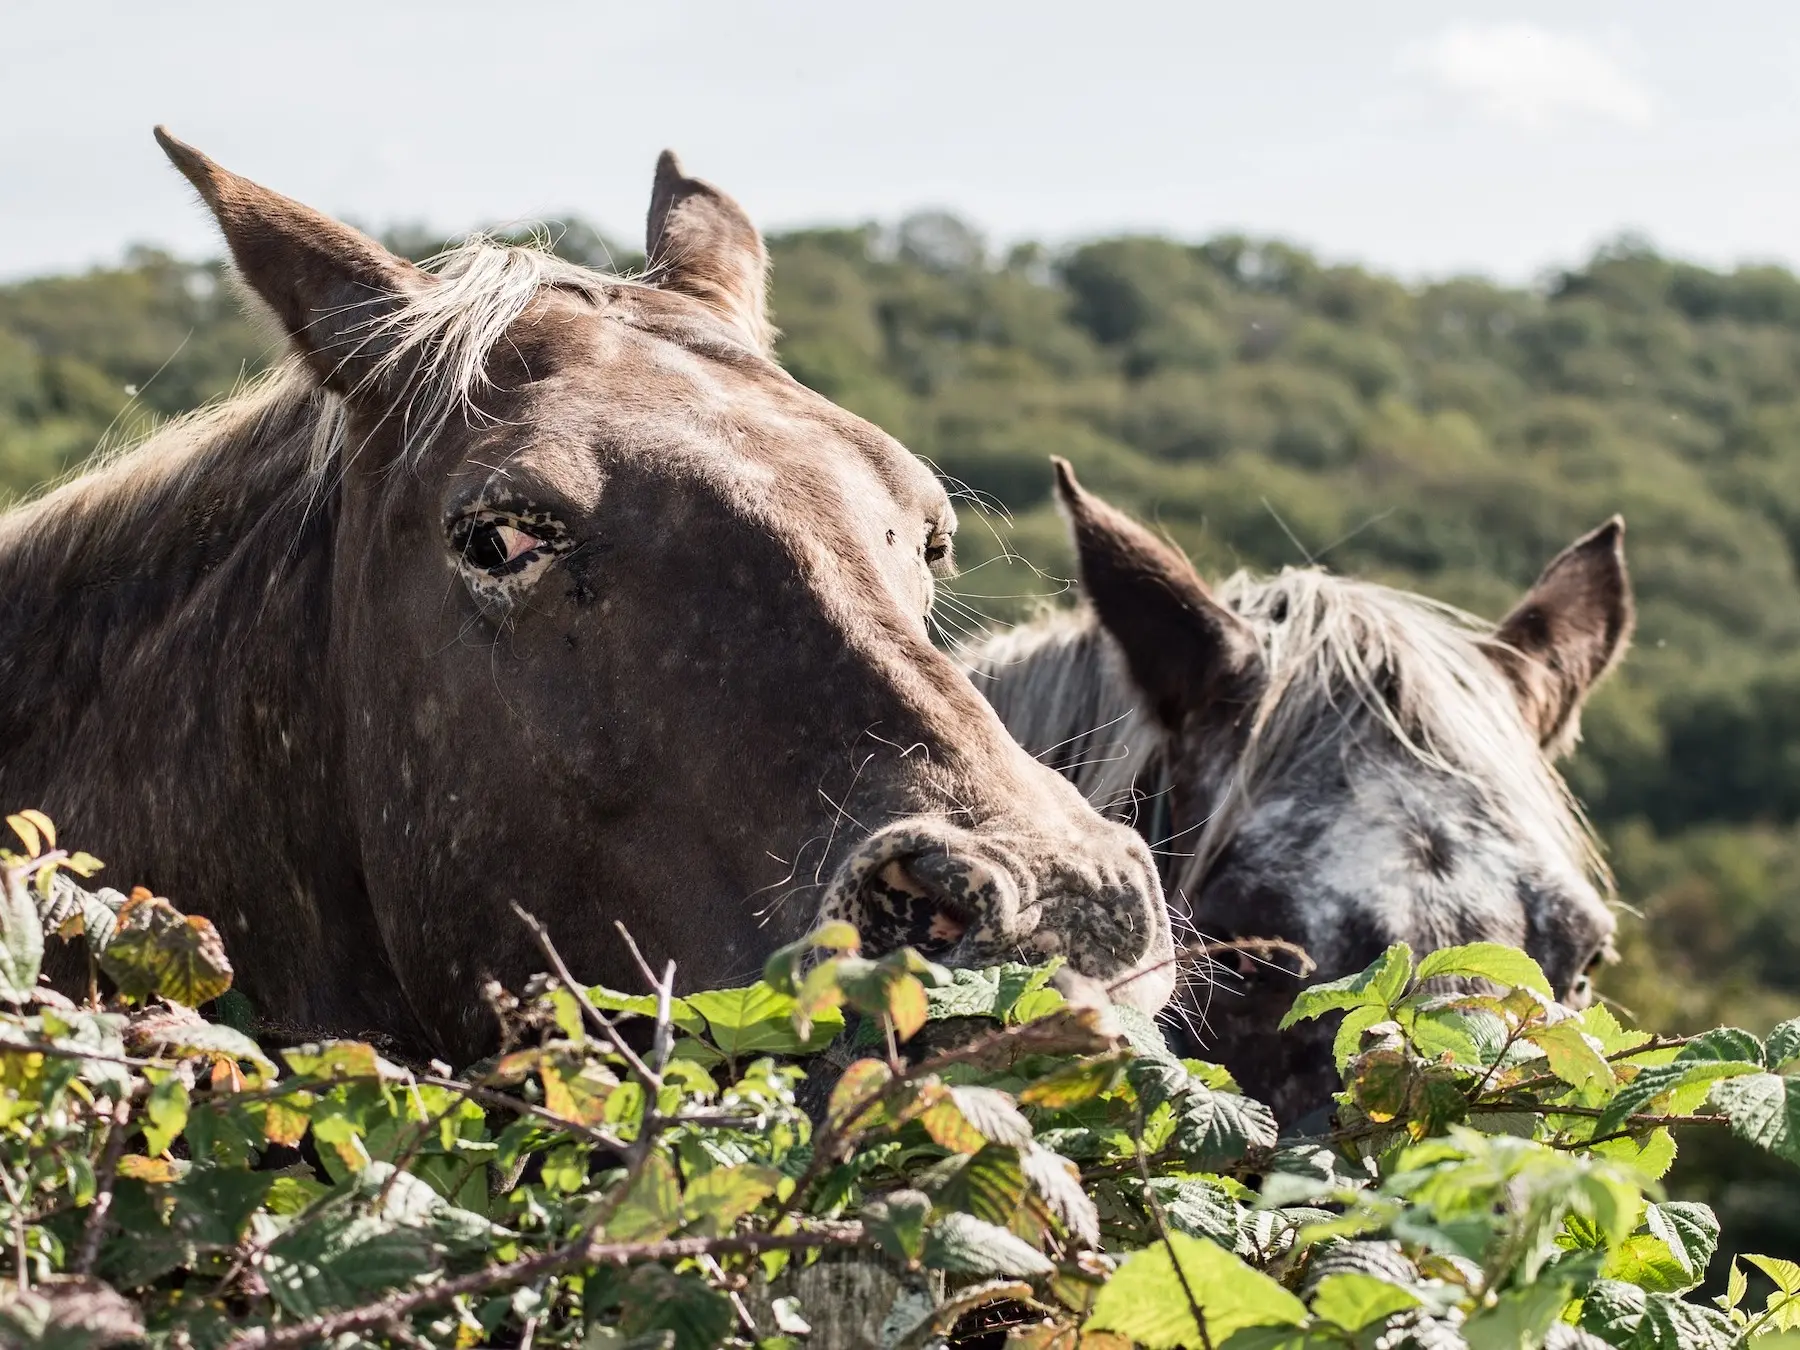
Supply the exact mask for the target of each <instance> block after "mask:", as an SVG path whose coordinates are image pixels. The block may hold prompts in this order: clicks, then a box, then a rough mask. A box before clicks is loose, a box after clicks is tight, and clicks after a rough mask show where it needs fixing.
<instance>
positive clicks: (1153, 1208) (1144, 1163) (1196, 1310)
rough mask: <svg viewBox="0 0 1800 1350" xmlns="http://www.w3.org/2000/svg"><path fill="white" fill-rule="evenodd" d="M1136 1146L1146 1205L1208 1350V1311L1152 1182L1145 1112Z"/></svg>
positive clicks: (1139, 1121) (1139, 1120)
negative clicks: (1183, 1265) (1196, 1294)
mask: <svg viewBox="0 0 1800 1350" xmlns="http://www.w3.org/2000/svg"><path fill="white" fill-rule="evenodd" d="M1134 1133H1135V1135H1136V1139H1135V1141H1134V1142H1135V1144H1136V1147H1135V1148H1134V1149H1133V1150H1132V1152H1134V1153H1136V1154H1137V1165H1138V1175H1139V1176H1140V1177H1141V1178H1142V1179H1143V1182H1144V1204H1145V1206H1146V1207H1147V1208H1148V1209H1149V1211H1150V1218H1151V1219H1152V1220H1153V1221H1154V1222H1155V1224H1156V1232H1157V1236H1159V1237H1160V1238H1161V1239H1162V1244H1163V1248H1164V1250H1166V1251H1167V1252H1168V1253H1169V1264H1170V1265H1171V1266H1172V1267H1174V1270H1175V1278H1176V1280H1177V1281H1179V1282H1180V1284H1181V1292H1182V1294H1183V1295H1185V1296H1186V1298H1187V1305H1188V1311H1189V1312H1191V1313H1192V1314H1193V1315H1194V1326H1195V1327H1197V1328H1198V1329H1199V1332H1200V1343H1201V1344H1202V1345H1203V1346H1205V1347H1206V1350H1213V1342H1212V1333H1211V1332H1209V1331H1208V1330H1207V1329H1206V1314H1205V1313H1204V1312H1203V1311H1201V1308H1200V1300H1199V1299H1197V1298H1195V1297H1194V1287H1193V1286H1192V1285H1191V1284H1189V1283H1188V1277H1187V1272H1186V1271H1185V1270H1183V1269H1182V1268H1181V1257H1180V1256H1178V1255H1177V1254H1176V1252H1175V1243H1174V1242H1173V1241H1172V1240H1171V1239H1170V1237H1169V1224H1168V1220H1166V1219H1165V1218H1164V1217H1163V1210H1162V1202H1161V1201H1159V1200H1158V1199H1157V1198H1156V1188H1155V1187H1154V1186H1152V1185H1151V1184H1150V1160H1149V1158H1148V1157H1147V1156H1145V1153H1144V1113H1143V1111H1142V1110H1140V1111H1139V1112H1138V1117H1137V1129H1136V1131H1134Z"/></svg>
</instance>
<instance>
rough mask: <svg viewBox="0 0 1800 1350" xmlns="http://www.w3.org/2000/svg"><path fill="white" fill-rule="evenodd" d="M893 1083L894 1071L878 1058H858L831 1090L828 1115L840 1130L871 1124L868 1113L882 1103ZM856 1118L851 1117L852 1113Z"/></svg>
mask: <svg viewBox="0 0 1800 1350" xmlns="http://www.w3.org/2000/svg"><path fill="white" fill-rule="evenodd" d="M893 1081H894V1071H893V1070H892V1069H890V1068H888V1066H887V1065H886V1064H884V1063H882V1062H881V1061H880V1060H878V1059H859V1060H857V1061H856V1062H855V1063H854V1064H852V1065H851V1066H850V1067H849V1068H847V1069H845V1070H844V1072H843V1075H842V1076H841V1077H840V1078H839V1079H838V1080H837V1083H836V1085H835V1086H833V1088H832V1089H831V1104H830V1106H829V1107H828V1108H827V1115H828V1116H829V1118H830V1119H831V1121H832V1122H833V1123H834V1124H835V1125H836V1127H837V1128H838V1129H846V1128H850V1127H852V1126H857V1125H866V1124H869V1123H871V1121H872V1120H873V1117H872V1116H871V1115H870V1114H869V1113H870V1111H871V1110H872V1109H873V1108H874V1106H875V1105H876V1103H877V1101H878V1100H879V1098H880V1096H881V1094H882V1092H883V1091H884V1090H885V1089H886V1088H887V1086H888V1084H889V1083H891V1082H893ZM853 1111H854V1112H855V1113H856V1119H854V1120H853V1119H852V1118H851V1112H853Z"/></svg>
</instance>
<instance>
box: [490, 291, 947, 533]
mask: <svg viewBox="0 0 1800 1350" xmlns="http://www.w3.org/2000/svg"><path fill="white" fill-rule="evenodd" d="M558 308H559V310H560V312H558V313H556V319H557V321H556V322H554V323H545V322H544V319H543V317H542V316H541V315H540V316H534V320H535V321H534V322H533V323H532V329H533V332H532V335H531V340H530V341H529V344H527V343H523V342H522V343H520V344H518V345H519V349H520V355H519V356H518V357H517V360H518V362H519V363H520V364H521V365H522V371H521V372H520V373H523V374H525V375H526V376H527V380H528V384H527V389H528V391H529V392H528V395H527V396H528V397H529V398H530V399H531V401H532V402H533V403H534V404H535V405H536V406H535V407H534V410H533V416H532V419H531V420H532V421H534V422H535V423H536V424H537V425H538V426H540V427H542V428H546V429H548V430H549V431H550V432H551V433H552V436H553V437H554V436H556V435H558V434H559V433H561V438H562V439H563V440H564V441H568V440H574V441H576V443H580V442H582V441H587V442H590V443H591V442H592V441H593V440H594V439H595V437H596V436H598V438H599V439H600V440H601V441H602V442H606V443H611V444H613V445H614V446H616V447H618V448H620V449H623V450H625V451H627V452H633V453H647V454H652V455H666V456H668V457H669V458H670V460H671V462H672V463H674V462H680V463H682V464H683V465H684V467H687V468H690V469H691V468H694V467H697V466H698V467H702V468H703V469H704V471H706V472H707V473H708V475H709V476H712V477H714V478H716V479H720V480H723V481H726V482H736V483H742V484H748V485H753V486H755V487H756V488H757V489H759V490H760V491H761V492H763V493H765V494H774V495H776V496H783V497H790V498H792V500H791V501H790V502H789V505H790V506H792V507H796V508H803V509H813V508H817V507H818V506H819V505H821V503H820V502H819V499H818V492H819V489H820V488H821V487H823V486H825V485H826V484H827V483H828V482H835V484H836V486H837V488H838V491H839V493H840V494H842V495H844V496H848V497H850V498H853V499H864V500H871V501H872V502H873V503H874V504H875V505H876V506H877V508H879V506H880V505H881V502H880V499H881V498H882V497H884V496H885V497H887V498H891V499H892V501H893V502H894V503H897V504H898V505H900V506H901V507H902V508H904V509H907V510H922V511H924V512H925V513H926V514H930V515H944V516H946V517H947V516H948V514H949V506H948V498H947V497H946V495H945V493H944V489H943V487H942V485H941V484H940V483H939V482H938V480H937V478H936V476H935V475H934V474H933V473H932V472H931V471H930V470H929V469H927V468H926V467H925V466H924V464H922V463H921V462H920V461H919V460H918V458H917V457H916V456H914V455H913V454H911V453H910V452H909V451H908V450H906V449H905V447H903V446H901V445H900V444H899V443H898V442H897V441H895V440H894V439H893V438H892V437H890V436H888V435H887V434H886V433H884V432H882V431H881V430H879V429H878V428H876V427H874V426H872V425H871V424H869V423H867V422H864V421H863V420H862V419H861V418H859V417H857V416H855V415H854V414H852V413H850V412H848V411H846V410H845V409H842V408H840V407H838V406H837V405H836V404H834V403H832V402H830V401H829V400H828V399H826V398H824V397H823V396H821V395H819V394H817V393H815V392H814V391H812V390H810V389H808V388H806V387H805V386H804V385H801V384H799V383H798V382H797V381H795V380H794V379H792V378H791V377H790V376H788V375H787V374H786V373H785V372H783V371H782V370H781V369H780V368H779V367H778V366H776V365H775V364H774V363H773V362H771V361H768V360H766V359H763V358H761V357H759V356H755V355H753V354H751V353H748V352H743V351H739V350H735V349H733V348H732V347H730V346H729V345H721V344H719V343H717V342H716V341H711V340H709V337H708V330H707V329H705V328H696V329H688V328H684V327H682V326H681V325H674V326H671V327H651V328H646V327H643V326H640V325H639V324H637V323H636V322H633V321H631V320H630V318H629V316H628V315H621V314H619V313H617V312H613V311H608V310H600V311H593V310H588V311H586V312H580V313H573V314H571V313H570V312H569V309H568V306H567V304H566V303H565V305H563V306H560V307H558Z"/></svg>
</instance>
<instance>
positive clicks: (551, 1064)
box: [538, 1058, 619, 1126]
mask: <svg viewBox="0 0 1800 1350" xmlns="http://www.w3.org/2000/svg"><path fill="white" fill-rule="evenodd" d="M538 1079H539V1081H540V1082H542V1083H543V1085H544V1105H545V1107H546V1108H548V1109H549V1110H551V1111H553V1112H555V1113H556V1114H557V1115H559V1116H561V1117H562V1118H563V1119H564V1120H570V1121H574V1122H575V1123H576V1124H578V1125H588V1126H593V1125H599V1124H602V1123H603V1122H604V1121H605V1120H606V1104H607V1103H608V1102H609V1101H610V1100H611V1099H612V1095H613V1093H614V1092H616V1091H617V1090H618V1087H619V1080H618V1078H617V1076H616V1075H614V1074H613V1073H612V1072H611V1070H609V1069H607V1068H606V1067H605V1066H604V1065H602V1064H597V1063H595V1062H593V1061H592V1060H587V1061H582V1062H578V1063H566V1062H565V1063H559V1062H558V1061H557V1060H555V1059H551V1058H546V1059H545V1060H544V1061H543V1062H541V1063H540V1064H539V1065H538Z"/></svg>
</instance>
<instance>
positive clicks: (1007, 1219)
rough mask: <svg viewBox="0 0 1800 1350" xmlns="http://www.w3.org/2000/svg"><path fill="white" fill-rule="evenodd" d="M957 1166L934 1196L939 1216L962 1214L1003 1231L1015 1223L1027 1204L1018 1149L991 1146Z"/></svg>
mask: <svg viewBox="0 0 1800 1350" xmlns="http://www.w3.org/2000/svg"><path fill="white" fill-rule="evenodd" d="M956 1161H957V1163H958V1165H957V1166H956V1168H955V1170H954V1171H953V1172H951V1173H950V1175H949V1176H948V1178H947V1179H946V1180H945V1181H944V1183H943V1184H942V1185H941V1186H939V1187H938V1189H937V1193H936V1194H935V1195H934V1196H933V1197H932V1207H933V1209H934V1210H935V1211H937V1212H938V1213H940V1214H942V1213H946V1212H949V1211H961V1212H962V1213H964V1214H972V1215H974V1216H975V1217H976V1218H977V1219H980V1220H982V1221H983V1222H984V1223H991V1224H997V1225H999V1226H1000V1227H1002V1228H1005V1227H1007V1226H1008V1225H1009V1224H1011V1223H1012V1221H1013V1218H1014V1216H1015V1215H1017V1214H1018V1212H1019V1206H1020V1205H1021V1204H1023V1203H1024V1201H1025V1172H1024V1169H1023V1167H1022V1166H1021V1165H1020V1161H1019V1150H1018V1149H1016V1148H1012V1147H1010V1146H1008V1145H1005V1144H988V1145H986V1146H984V1147H983V1148H982V1149H981V1150H980V1151H979V1152H977V1153H974V1154H971V1155H969V1156H968V1157H967V1158H964V1159H958V1160H956Z"/></svg>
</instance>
